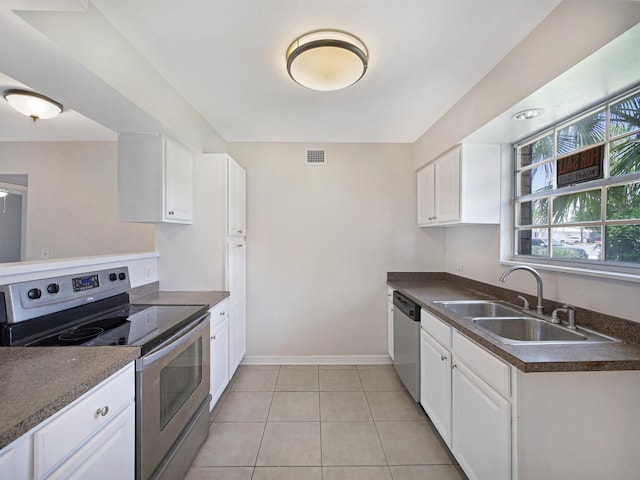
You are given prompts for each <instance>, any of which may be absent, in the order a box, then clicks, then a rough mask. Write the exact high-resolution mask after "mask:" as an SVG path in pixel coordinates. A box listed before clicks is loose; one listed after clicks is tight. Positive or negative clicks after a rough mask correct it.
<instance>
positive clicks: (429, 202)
mask: <svg viewBox="0 0 640 480" xmlns="http://www.w3.org/2000/svg"><path fill="white" fill-rule="evenodd" d="M417 176H418V225H427V224H430V223H434V222H435V218H434V217H435V215H436V206H435V192H434V187H435V164H434V163H430V164H428V165H426V166H425V167H423V168H421V169H420V170H418V175H417Z"/></svg>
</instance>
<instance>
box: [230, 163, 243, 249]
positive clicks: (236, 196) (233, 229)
mask: <svg viewBox="0 0 640 480" xmlns="http://www.w3.org/2000/svg"><path fill="white" fill-rule="evenodd" d="M228 162H229V163H228V170H227V175H228V179H227V184H228V188H229V190H228V205H227V208H228V216H227V235H229V236H232V237H234V236H245V235H246V234H247V220H246V219H247V215H246V210H247V208H246V205H247V200H246V199H247V193H246V184H247V174H246V172H245V171H244V169H243V168H242V167H241V166H240V165H238V163H237V162H236V161H235V160H233V159H232V158H231V157H229V159H228Z"/></svg>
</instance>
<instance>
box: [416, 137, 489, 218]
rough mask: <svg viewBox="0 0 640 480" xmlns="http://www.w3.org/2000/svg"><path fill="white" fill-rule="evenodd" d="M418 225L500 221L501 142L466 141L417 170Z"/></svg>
mask: <svg viewBox="0 0 640 480" xmlns="http://www.w3.org/2000/svg"><path fill="white" fill-rule="evenodd" d="M417 182H418V225H419V226H421V227H425V226H432V225H437V226H443V225H456V224H463V223H467V224H474V223H475V224H483V223H499V222H500V145H472V144H463V145H458V146H456V147H455V148H453V149H451V150H449V151H448V152H446V153H444V154H443V155H442V156H440V157H438V158H436V159H435V160H434V161H433V162H431V163H428V164H427V165H425V166H424V167H422V168H421V169H420V170H418V172H417Z"/></svg>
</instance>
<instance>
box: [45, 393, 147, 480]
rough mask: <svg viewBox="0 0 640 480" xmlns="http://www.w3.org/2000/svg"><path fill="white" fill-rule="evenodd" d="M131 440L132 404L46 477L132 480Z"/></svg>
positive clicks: (133, 435) (64, 479)
mask: <svg viewBox="0 0 640 480" xmlns="http://www.w3.org/2000/svg"><path fill="white" fill-rule="evenodd" d="M134 437H135V405H134V404H133V403H131V404H129V405H128V406H127V407H126V408H125V409H124V410H123V411H121V412H120V413H119V414H117V415H116V416H115V417H114V418H113V419H112V420H111V421H110V422H109V423H107V424H106V425H105V426H104V428H102V429H101V430H100V431H99V432H98V433H96V434H95V435H94V436H93V437H91V438H90V439H89V441H87V442H86V443H85V444H84V445H83V446H82V448H80V449H79V450H78V451H76V452H75V453H74V454H73V455H71V456H70V457H69V458H68V459H67V460H65V461H64V463H62V465H60V466H59V467H58V468H56V469H55V470H54V471H53V473H52V474H51V475H50V476H48V477H46V478H48V479H51V480H53V479H59V480H72V479H78V480H80V479H88V478H90V479H91V480H112V479H114V478H118V479H120V478H123V479H125V478H133V476H134V475H133V468H134V463H133V462H134V455H133V454H134V448H135V447H134V445H133V442H132V439H133V438H134Z"/></svg>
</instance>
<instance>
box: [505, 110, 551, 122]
mask: <svg viewBox="0 0 640 480" xmlns="http://www.w3.org/2000/svg"><path fill="white" fill-rule="evenodd" d="M543 114H544V110H543V109H542V108H530V109H528V110H523V111H521V112H518V113H516V114H514V115H513V116H512V117H511V119H512V120H533V119H534V118H538V117H540V116H541V115H543Z"/></svg>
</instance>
